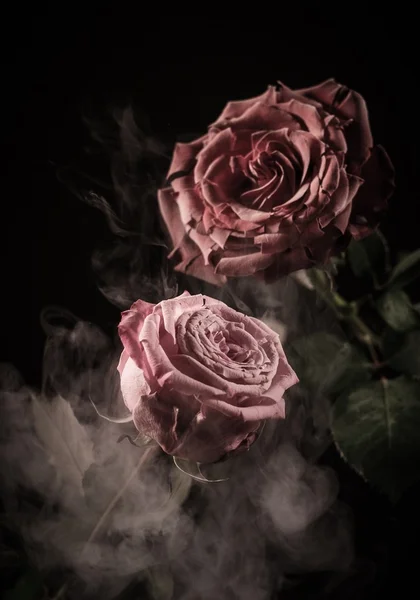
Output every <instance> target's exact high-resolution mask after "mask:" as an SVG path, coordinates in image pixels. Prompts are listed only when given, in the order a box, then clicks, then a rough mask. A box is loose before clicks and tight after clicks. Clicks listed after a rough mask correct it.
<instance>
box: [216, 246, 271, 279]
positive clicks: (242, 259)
mask: <svg viewBox="0 0 420 600" xmlns="http://www.w3.org/2000/svg"><path fill="white" fill-rule="evenodd" d="M272 262H273V257H272V255H270V254H263V253H262V252H255V253H253V254H247V255H245V256H231V257H223V258H221V259H220V260H219V261H218V263H217V265H216V267H215V271H216V273H219V274H221V275H226V276H228V277H239V276H241V275H253V274H254V273H256V272H257V271H261V270H263V269H266V268H267V267H269V266H270V265H271V264H272Z"/></svg>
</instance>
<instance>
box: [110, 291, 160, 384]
mask: <svg viewBox="0 0 420 600" xmlns="http://www.w3.org/2000/svg"><path fill="white" fill-rule="evenodd" d="M154 307H155V305H154V304H150V303H149V302H144V301H143V300H137V302H134V304H133V305H132V306H131V308H130V309H129V310H126V311H124V312H123V313H122V314H121V321H120V324H119V325H118V334H119V336H120V338H121V341H122V343H123V346H124V349H125V351H126V352H127V354H128V356H130V357H131V358H132V359H133V360H134V362H135V363H136V365H137V366H138V367H139V368H140V369H142V368H143V366H144V365H143V353H142V349H141V346H140V344H139V337H140V332H141V330H142V328H143V325H144V322H145V320H146V318H147V317H148V315H150V314H151V313H152V311H153V309H154ZM123 361H125V356H124V359H123ZM125 362H126V361H125ZM125 362H124V364H125ZM122 366H123V362H122V361H120V367H122ZM120 374H121V371H120Z"/></svg>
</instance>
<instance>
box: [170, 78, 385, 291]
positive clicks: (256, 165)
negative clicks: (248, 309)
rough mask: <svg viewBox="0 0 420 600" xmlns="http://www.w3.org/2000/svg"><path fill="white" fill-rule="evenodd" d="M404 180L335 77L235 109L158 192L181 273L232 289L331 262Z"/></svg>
mask: <svg viewBox="0 0 420 600" xmlns="http://www.w3.org/2000/svg"><path fill="white" fill-rule="evenodd" d="M393 176H394V171H393V167H392V165H391V163H390V160H389V158H388V155H387V154H386V152H385V150H383V149H382V148H381V147H380V146H373V139H372V134H371V131H370V126H369V120H368V113H367V109H366V104H365V101H364V100H363V98H362V97H361V96H360V95H359V94H358V93H357V92H354V91H352V90H349V89H348V88H346V87H344V86H342V85H340V84H338V83H336V82H335V81H334V80H333V79H329V80H328V81H325V82H323V83H321V84H319V85H317V86H314V87H310V88H307V89H303V90H296V91H292V90H290V89H289V88H288V87H286V86H285V85H283V84H279V87H278V89H276V88H274V87H269V88H268V90H267V91H266V92H265V93H264V94H262V95H261V96H258V97H257V98H251V99H249V100H244V101H239V102H229V103H228V104H227V105H226V107H225V109H224V110H223V112H222V114H221V115H220V117H219V118H218V120H217V121H216V122H215V123H214V124H213V125H211V126H210V127H209V130H208V133H207V134H206V135H204V136H203V137H201V138H199V139H197V140H195V141H193V142H191V143H188V144H177V145H176V147H175V151H174V155H173V159H172V164H171V167H170V169H169V173H168V186H169V187H166V188H165V189H162V190H160V191H159V206H160V210H161V214H162V216H163V219H164V221H165V224H166V227H167V229H168V230H169V233H170V236H171V238H172V243H173V247H174V248H173V251H172V253H171V254H174V253H178V254H179V256H180V258H181V262H179V263H178V265H177V266H176V267H175V268H176V269H177V270H178V271H181V272H184V273H189V274H191V275H194V276H196V277H199V278H201V279H205V280H207V281H209V282H211V283H215V284H218V285H221V284H223V283H224V282H225V281H226V278H227V277H237V276H243V275H252V274H256V275H258V277H261V278H263V279H264V280H266V281H272V280H274V279H275V278H277V277H278V276H280V275H284V274H287V273H289V272H291V271H296V270H299V269H303V268H308V267H311V266H312V265H313V264H316V263H324V262H325V261H327V260H328V258H329V257H330V256H331V255H333V254H334V253H336V252H338V251H339V250H342V249H344V248H345V246H346V245H347V244H348V242H349V241H350V240H351V238H352V237H353V238H356V239H359V238H362V237H364V236H366V235H368V234H369V233H371V232H372V230H373V229H374V228H375V227H376V226H377V224H378V222H379V219H380V216H381V213H383V211H384V209H385V208H386V203H387V199H388V197H389V196H390V194H391V193H392V190H393V187H394V184H393Z"/></svg>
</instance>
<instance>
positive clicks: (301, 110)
mask: <svg viewBox="0 0 420 600" xmlns="http://www.w3.org/2000/svg"><path fill="white" fill-rule="evenodd" d="M279 106H280V108H282V109H284V110H287V112H290V113H291V114H292V115H295V116H296V117H298V118H299V119H300V120H301V121H302V123H303V125H304V129H306V128H307V130H308V131H309V133H311V134H312V135H314V136H315V137H316V138H318V139H322V137H323V134H324V126H323V122H322V119H321V116H320V114H319V111H318V110H317V109H316V108H315V107H314V106H312V105H311V104H307V103H303V102H299V101H297V100H289V101H288V102H286V103H285V104H280V105H279Z"/></svg>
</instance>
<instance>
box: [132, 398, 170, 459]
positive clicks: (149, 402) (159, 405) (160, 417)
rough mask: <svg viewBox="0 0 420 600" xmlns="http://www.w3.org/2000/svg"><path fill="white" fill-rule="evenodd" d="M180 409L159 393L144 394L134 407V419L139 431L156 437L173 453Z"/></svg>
mask: <svg viewBox="0 0 420 600" xmlns="http://www.w3.org/2000/svg"><path fill="white" fill-rule="evenodd" d="M178 412H179V409H178V408H177V407H176V406H174V405H171V404H168V403H166V402H165V401H163V400H160V398H159V395H158V394H153V395H150V396H142V397H140V398H138V402H137V404H136V406H135V407H134V411H133V421H134V425H135V426H136V428H137V429H138V431H139V432H140V433H142V434H144V435H146V436H148V437H150V438H152V439H154V440H155V441H156V442H157V443H158V444H159V445H160V446H161V448H162V449H163V450H164V451H165V452H166V453H167V454H171V453H172V451H173V449H174V447H175V446H176V444H177V441H178V440H177V435H176V427H177V420H178Z"/></svg>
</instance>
